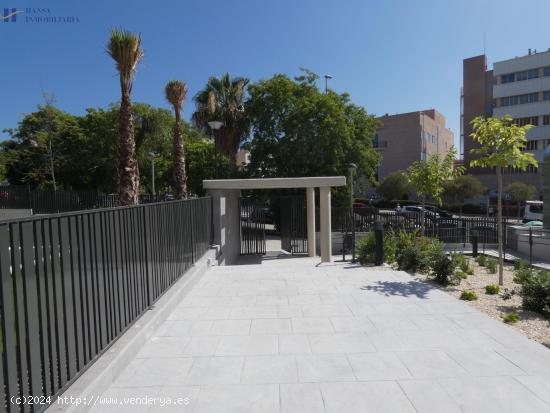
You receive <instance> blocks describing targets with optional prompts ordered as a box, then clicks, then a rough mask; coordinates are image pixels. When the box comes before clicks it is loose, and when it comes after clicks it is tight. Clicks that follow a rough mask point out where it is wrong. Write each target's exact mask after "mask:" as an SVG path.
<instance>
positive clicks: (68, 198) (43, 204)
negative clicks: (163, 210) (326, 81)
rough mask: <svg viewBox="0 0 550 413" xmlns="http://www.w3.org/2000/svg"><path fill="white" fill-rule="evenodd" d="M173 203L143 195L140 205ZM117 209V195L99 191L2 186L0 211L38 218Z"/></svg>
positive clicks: (0, 190)
mask: <svg viewBox="0 0 550 413" xmlns="http://www.w3.org/2000/svg"><path fill="white" fill-rule="evenodd" d="M168 199H170V197H169V196H167V195H162V194H155V195H153V194H140V195H139V202H140V204H148V203H152V202H162V201H165V200H168ZM116 205H117V195H114V194H101V193H99V192H97V191H53V190H31V189H30V187H28V186H13V185H9V186H0V209H8V208H9V209H32V210H33V212H34V213H35V214H53V213H59V212H70V211H81V210H85V209H96V208H112V207H115V206H116Z"/></svg>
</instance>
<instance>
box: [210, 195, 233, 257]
mask: <svg viewBox="0 0 550 413" xmlns="http://www.w3.org/2000/svg"><path fill="white" fill-rule="evenodd" d="M207 193H208V195H209V196H211V197H212V207H213V208H212V218H213V222H212V226H213V231H212V232H213V235H214V239H213V242H214V244H215V245H219V256H218V257H217V258H218V263H219V264H220V265H232V264H235V263H236V262H237V260H238V259H239V255H240V251H241V239H240V238H241V227H240V225H241V221H240V211H239V197H240V196H241V191H240V190H239V189H210V190H208V191H207Z"/></svg>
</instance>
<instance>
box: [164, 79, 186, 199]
mask: <svg viewBox="0 0 550 413" xmlns="http://www.w3.org/2000/svg"><path fill="white" fill-rule="evenodd" d="M164 91H165V95H166V100H167V101H168V102H169V103H170V104H171V105H172V106H173V108H174V116H175V119H176V121H175V123H174V139H173V143H172V174H173V177H174V185H173V188H174V192H175V193H176V198H178V199H181V198H184V197H186V196H187V174H186V170H185V148H184V142H183V132H182V129H181V110H182V108H183V102H184V101H185V96H186V95H187V85H186V84H185V82H182V81H181V80H171V81H170V82H168V84H167V85H166V88H165V90H164Z"/></svg>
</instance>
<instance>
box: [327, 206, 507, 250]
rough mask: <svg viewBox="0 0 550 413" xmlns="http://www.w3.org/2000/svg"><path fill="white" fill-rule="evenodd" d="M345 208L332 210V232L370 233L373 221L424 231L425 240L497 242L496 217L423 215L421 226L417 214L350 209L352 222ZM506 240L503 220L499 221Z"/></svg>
mask: <svg viewBox="0 0 550 413" xmlns="http://www.w3.org/2000/svg"><path fill="white" fill-rule="evenodd" d="M350 221H351V214H350V210H349V208H343V207H335V208H332V231H335V232H342V233H350V232H351V230H352V229H353V226H352V225H354V226H355V232H356V233H361V232H370V231H373V230H374V224H375V222H377V221H379V222H381V223H382V227H383V229H384V230H385V231H392V230H393V231H399V230H404V231H413V230H421V229H422V228H423V229H424V234H425V235H426V236H428V237H433V238H437V239H439V240H440V241H442V242H444V243H446V244H462V245H463V246H465V245H466V244H470V243H471V240H472V236H473V235H474V234H475V235H477V237H478V241H479V242H480V243H483V244H496V243H497V218H495V217H462V218H457V217H453V218H445V217H437V218H435V217H433V216H432V215H428V214H426V216H425V217H424V223H422V216H421V214H411V215H400V214H396V213H395V212H375V211H373V209H372V208H354V210H353V223H352V222H350ZM502 225H503V235H504V238H506V221H505V220H503V221H502Z"/></svg>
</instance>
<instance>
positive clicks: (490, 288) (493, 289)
mask: <svg viewBox="0 0 550 413" xmlns="http://www.w3.org/2000/svg"><path fill="white" fill-rule="evenodd" d="M499 292H500V287H499V286H498V285H496V284H489V285H486V286H485V294H489V295H496V294H498V293H499Z"/></svg>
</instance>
